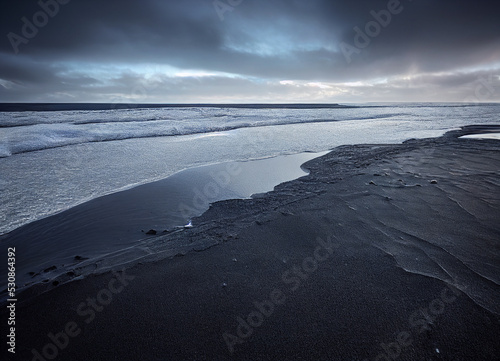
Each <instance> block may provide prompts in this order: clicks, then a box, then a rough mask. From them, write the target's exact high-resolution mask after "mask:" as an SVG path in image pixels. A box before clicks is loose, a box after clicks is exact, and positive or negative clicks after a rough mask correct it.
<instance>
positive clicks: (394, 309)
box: [1, 127, 500, 361]
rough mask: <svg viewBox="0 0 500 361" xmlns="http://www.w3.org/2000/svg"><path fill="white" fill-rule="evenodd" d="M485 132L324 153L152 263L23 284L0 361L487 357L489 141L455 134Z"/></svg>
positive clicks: (499, 300)
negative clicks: (9, 346) (10, 340)
mask: <svg viewBox="0 0 500 361" xmlns="http://www.w3.org/2000/svg"><path fill="white" fill-rule="evenodd" d="M486 131H497V132H498V128H496V129H495V128H493V127H490V128H485V127H482V128H481V127H469V128H465V129H463V130H460V131H454V132H450V133H448V134H447V135H445V136H443V137H441V138H436V139H423V140H410V141H407V142H405V143H403V144H396V145H354V146H343V147H339V148H336V149H334V150H333V151H332V152H331V153H329V154H327V155H325V156H323V157H321V158H318V159H314V160H312V161H310V162H308V163H306V164H305V167H306V168H308V169H309V170H310V172H311V173H310V175H308V176H305V177H302V178H300V179H298V180H295V181H292V182H288V183H284V184H281V185H279V186H278V187H276V188H275V190H274V191H273V192H270V193H267V194H265V195H261V196H259V197H255V198H254V199H246V200H230V201H223V202H218V203H216V204H214V205H212V207H211V208H210V209H209V210H208V211H207V212H205V213H204V214H203V215H202V216H201V217H199V218H196V219H194V220H193V227H192V228H186V229H184V230H182V231H179V232H174V233H171V234H166V235H161V236H158V238H157V242H158V252H161V253H159V254H156V255H151V257H150V259H149V261H148V258H145V259H144V260H143V261H141V262H140V263H136V264H129V265H127V266H124V268H123V269H122V268H119V269H116V270H115V271H114V272H109V273H105V274H101V275H95V276H89V277H87V278H85V279H82V280H74V281H72V282H69V283H65V284H61V285H59V286H57V287H53V286H52V285H51V286H50V287H49V286H38V287H33V288H31V289H29V290H28V291H26V292H23V293H21V294H19V295H18V300H19V302H18V303H17V309H16V317H17V320H16V321H17V323H16V335H17V339H16V353H15V354H7V357H6V358H5V359H6V360H39V361H40V360H49V359H52V360H53V359H57V360H68V361H77V360H87V361H88V360H106V361H110V360H122V361H125V360H365V359H366V360H498V359H500V344H499V342H498V340H499V336H500V318H499V315H500V286H499V283H500V272H499V271H500V270H499V268H500V243H499V242H500V222H499V220H500V143H499V142H498V141H496V140H472V139H458V136H460V135H463V134H470V133H474V132H478V133H482V132H486ZM176 244H189V246H185V247H183V248H182V251H181V252H179V247H175V245H176ZM159 257H161V258H163V260H158V258H159ZM152 260H155V261H154V262H153V261H152ZM48 288H52V289H50V290H49V289H48ZM6 311H7V309H6V308H5V307H3V309H2V313H1V315H2V316H1V318H2V320H3V321H2V327H3V328H2V330H4V331H3V332H4V333H3V334H4V335H7V334H8V331H7V330H5V327H6V322H5V320H6V319H7V318H8V315H7V313H6Z"/></svg>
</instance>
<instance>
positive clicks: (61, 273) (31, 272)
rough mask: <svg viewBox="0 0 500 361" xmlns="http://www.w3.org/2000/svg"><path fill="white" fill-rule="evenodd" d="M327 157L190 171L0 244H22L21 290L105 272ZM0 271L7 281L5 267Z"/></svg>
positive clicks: (38, 224)
mask: <svg viewBox="0 0 500 361" xmlns="http://www.w3.org/2000/svg"><path fill="white" fill-rule="evenodd" d="M322 154H324V152H321V153H311V152H307V153H298V154H292V155H283V156H274V157H268V158H264V159H258V160H247V161H233V162H225V163H214V164H210V165H204V166H199V167H194V168H189V169H185V170H182V171H179V172H177V173H175V174H173V175H171V176H169V177H167V178H164V179H161V180H158V181H155V182H150V183H146V184H143V185H139V186H135V187H131V188H130V189H126V190H122V191H118V192H114V193H111V194H109V195H105V196H102V197H98V198H94V199H92V200H89V201H87V202H84V203H82V204H80V205H77V206H75V207H72V208H70V209H67V210H65V211H62V212H59V213H57V214H54V215H51V216H48V217H45V218H42V219H40V220H37V221H35V222H32V223H29V224H26V225H24V226H22V227H19V228H17V229H15V230H13V231H11V232H8V233H6V234H3V235H0V242H2V248H5V247H7V245H8V246H9V247H16V248H17V249H18V253H19V255H20V256H19V259H18V263H20V264H22V266H21V267H20V268H19V269H18V270H17V284H18V287H19V288H20V289H22V290H24V289H27V288H29V287H32V286H34V285H36V284H42V283H51V282H55V283H57V284H61V283H64V282H68V281H70V280H71V279H73V278H81V277H85V276H88V275H89V274H92V273H102V272H103V269H104V270H105V269H107V268H111V267H113V266H115V267H117V266H119V265H120V264H124V263H128V262H130V261H133V260H136V259H138V258H141V256H146V255H147V254H148V253H151V251H149V244H150V243H154V237H152V236H154V235H156V234H168V233H172V232H176V231H179V230H181V229H183V228H184V227H185V225H187V224H188V223H189V222H190V219H191V218H193V217H196V216H199V215H201V214H202V213H203V212H204V211H206V210H207V209H208V208H209V204H210V203H213V202H216V201H221V200H225V199H232V198H235V199H246V198H250V197H251V196H252V195H253V194H263V192H266V191H269V190H272V189H273V187H274V186H276V185H278V184H280V183H282V182H286V181H289V180H293V179H296V178H299V177H302V176H305V175H307V171H305V170H304V169H302V168H301V164H302V163H304V162H305V161H307V160H310V159H311V158H314V157H319V156H321V155H322ZM252 178H255V179H258V181H252ZM89 224H90V225H91V226H89ZM68 240H71V241H70V242H68ZM33 245H36V247H34V246H33ZM5 251H6V250H5ZM111 259H113V260H114V262H115V264H113V262H112V261H111ZM102 263H105V264H106V265H105V266H101V264H102ZM102 268H103V269H102ZM0 276H1V277H2V279H4V278H5V279H6V278H7V274H6V273H5V277H3V276H4V274H3V271H0ZM23 283H24V284H23ZM2 285H3V283H2ZM21 285H22V286H21ZM6 286H7V285H6V284H5V285H4V286H3V287H2V293H1V294H2V297H1V299H3V298H4V297H3V296H5V295H6ZM1 303H3V302H0V304H1Z"/></svg>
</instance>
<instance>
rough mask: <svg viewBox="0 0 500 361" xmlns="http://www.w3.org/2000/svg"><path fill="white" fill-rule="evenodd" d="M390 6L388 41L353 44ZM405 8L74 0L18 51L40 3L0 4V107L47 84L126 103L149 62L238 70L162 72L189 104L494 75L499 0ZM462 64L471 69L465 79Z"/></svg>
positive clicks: (314, 2)
mask: <svg viewBox="0 0 500 361" xmlns="http://www.w3.org/2000/svg"><path fill="white" fill-rule="evenodd" d="M54 1H55V0H54ZM221 1H222V2H223V3H227V1H226V0H221ZM61 2H65V1H61ZM42 3H44V4H49V3H53V1H52V0H42ZM390 3H392V6H393V7H394V6H395V7H397V8H398V9H399V10H400V11H399V12H398V13H397V14H392V15H391V20H390V21H389V23H388V24H387V26H386V27H382V26H381V27H380V31H379V33H380V34H378V35H377V36H374V37H370V36H368V38H367V39H368V45H367V46H366V47H363V48H360V47H356V42H355V35H356V32H355V30H354V27H359V29H361V30H362V31H363V32H365V31H366V29H365V26H366V25H367V24H368V23H369V22H370V21H373V20H374V18H373V12H374V11H375V12H377V13H379V12H380V11H384V13H386V12H385V10H386V9H387V8H388V4H390ZM397 3H398V2H397V1H396V0H391V1H387V0H382V1H378V0H360V1H335V0H302V1H299V0H288V1H287V0H274V1H273V0H267V1H264V0H258V1H257V0H254V1H250V0H243V1H242V2H241V3H240V4H239V5H238V6H236V7H234V9H232V11H227V12H225V13H224V14H223V16H224V21H221V19H220V18H219V14H218V13H217V11H216V9H215V8H214V2H213V1H212V0H184V1H161V0H145V1H132V0H122V1H113V0H109V1H102V0H101V1H97V0H85V1H83V0H71V1H69V2H68V3H67V4H64V5H62V4H60V5H59V6H58V7H59V9H58V12H57V14H54V16H53V17H48V19H47V20H48V21H47V24H46V25H45V26H43V27H39V28H38V29H37V31H38V33H37V34H36V36H34V37H33V38H31V39H28V38H26V41H27V42H26V43H18V44H17V47H18V50H19V53H18V54H17V55H16V54H15V51H14V49H13V46H12V44H11V40H12V39H13V37H12V35H11V36H10V39H11V40H9V37H8V36H7V35H8V34H9V33H11V34H12V33H15V34H17V35H19V36H23V33H22V26H23V21H22V20H21V19H22V18H23V17H25V18H26V19H28V20H29V21H33V15H35V14H36V13H37V12H39V11H40V10H41V7H40V5H39V3H38V2H37V1H23V2H20V1H11V2H6V1H4V2H3V4H2V12H1V17H0V20H1V21H0V30H1V31H0V34H3V35H2V38H1V41H0V101H2V100H3V101H7V100H9V101H12V100H16V99H18V100H32V99H33V97H37V99H39V100H40V99H44V97H43V94H44V91H43V89H46V91H45V94H51V95H50V96H51V97H61V99H65V98H64V97H66V96H68V97H71V96H73V97H82V96H85V99H90V98H92V97H93V96H95V97H96V98H100V99H101V100H102V97H100V96H99V94H95V93H96V92H100V93H101V94H102V95H105V96H107V97H109V96H111V95H110V94H117V93H123V94H124V96H126V94H127V93H128V92H130V87H133V86H134V84H136V83H140V82H141V81H142V82H144V77H143V75H141V74H138V73H134V72H133V71H129V72H128V73H127V71H125V70H123V69H122V68H123V67H130V68H131V69H136V68H137V67H139V68H140V67H141V66H142V65H144V64H156V65H168V66H173V67H176V68H178V69H197V70H204V71H208V72H224V73H231V74H235V75H237V78H235V79H223V77H221V76H215V77H209V78H207V79H204V80H203V81H201V80H200V79H198V80H196V79H195V80H193V79H194V78H193V79H191V78H184V79H177V80H176V79H174V78H173V77H172V76H170V75H169V76H165V77H162V76H161V75H158V76H157V82H156V83H158V84H159V83H161V84H163V87H164V88H163V89H162V88H161V87H158V89H161V90H162V91H163V92H164V94H166V95H172V96H174V93H175V91H179V92H182V93H183V95H184V96H185V97H186V96H189V94H191V95H192V97H193V98H195V97H199V96H208V95H210V94H217V93H218V92H219V93H220V94H221V96H228V94H229V95H230V94H231V92H228V89H231V91H235V89H236V87H237V86H240V87H243V86H244V87H246V88H245V90H242V89H240V90H239V94H241V97H242V98H244V97H249V98H250V97H251V96H252V94H253V93H252V91H256V92H260V93H262V91H263V90H264V89H267V90H268V91H269V94H271V95H273V94H274V95H275V96H277V94H278V93H279V91H280V90H279V89H275V86H276V85H275V84H278V83H277V82H279V81H280V80H296V81H299V82H307V81H309V82H318V81H319V82H330V83H342V82H356V81H363V80H367V79H368V80H370V79H374V78H391V77H398V76H401V75H408V74H412V75H419V74H420V75H421V76H424V74H425V73H439V72H447V73H453V75H452V76H453V77H454V79H456V80H454V81H455V83H453V82H452V83H450V84H444V83H440V80H442V79H441V78H439V76H438V77H437V78H436V79H433V80H431V79H428V78H425V79H426V81H427V82H428V83H429V82H430V83H434V82H437V83H439V88H440V89H444V87H446V86H449V87H453V86H455V85H456V83H457V82H458V83H460V82H461V81H463V83H467V81H468V80H469V79H465V78H464V79H463V80H460V79H462V77H471V76H473V74H474V72H476V71H479V70H480V69H479V68H481V67H485V66H488V67H489V68H490V69H492V70H491V71H492V72H493V73H494V74H497V75H498V69H499V68H500V51H499V50H498V49H500V22H499V21H498V19H497V17H498V16H497V15H498V13H499V12H498V10H499V8H498V6H497V5H496V3H495V2H491V1H486V0H482V1H474V2H472V1H466V0H459V1H451V0H443V1H433V0H413V1H410V0H401V1H400V3H399V4H397ZM39 20H40V19H39ZM41 20H43V19H41ZM16 39H18V38H16ZM341 44H347V45H349V46H352V47H353V48H354V49H355V50H356V51H355V52H354V53H351V54H350V58H351V61H350V62H348V61H346V56H345V54H344V52H345V48H344V52H343V51H342V48H341ZM101 65H102V66H108V67H112V66H113V65H114V66H116V67H117V69H119V70H117V71H116V74H114V75H110V77H109V78H110V79H101V78H99V76H98V75H95V74H94V73H95V72H94V69H95V68H96V67H99V66H101ZM120 67H121V68H120ZM139 68H137V69H139ZM466 68H471V69H472V70H471V71H470V72H469V73H468V74H467V73H464V72H463V69H466ZM160 73H161V72H160ZM111 78H112V79H111ZM242 78H246V80H243V79H242ZM118 79H122V81H121V82H120V81H118ZM190 79H191V80H193V81H194V82H195V83H196V81H197V82H198V83H196V84H197V86H192V84H191V83H190V82H189V80H190ZM422 79H424V78H422ZM395 82H397V80H396V81H395ZM179 84H183V86H184V88H182V87H180V86H179ZM270 84H273V85H270ZM394 84H396V83H394ZM186 89H189V90H190V91H191V93H189V92H186V91H185V90H186ZM280 89H281V91H282V92H283V94H284V95H287V94H289V91H290V89H289V88H287V87H281V88H280ZM170 90H172V91H170ZM292 90H293V91H296V90H297V89H292ZM309 90H310V89H309ZM155 91H156V90H155ZM92 92H94V94H95V95H92ZM347 92H348V89H347ZM499 93H500V90H499ZM410 95H412V96H413V93H412V94H410ZM158 96H159V95H158ZM154 99H155V100H156V99H157V98H156V95H155V97H154ZM169 99H170V98H168V97H167V98H165V101H169ZM67 100H68V101H72V99H70V98H68V99H67ZM387 100H391V99H387ZM409 100H411V99H409Z"/></svg>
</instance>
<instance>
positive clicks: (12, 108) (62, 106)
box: [0, 103, 355, 112]
mask: <svg viewBox="0 0 500 361" xmlns="http://www.w3.org/2000/svg"><path fill="white" fill-rule="evenodd" d="M193 107H197V108H238V109H245V108H247V109H329V108H355V106H350V105H340V104H319V103H317V104H312V103H311V104H307V103H300V104H299V103H297V104H294V103H290V104H272V103H269V104H266V103H256V104H207V103H200V104H196V103H195V104H147V103H143V104H139V103H0V111H1V112H22V111H37V112H42V111H62V110H110V109H130V108H132V109H137V108H193Z"/></svg>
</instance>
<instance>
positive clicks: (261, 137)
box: [0, 103, 500, 278]
mask: <svg viewBox="0 0 500 361" xmlns="http://www.w3.org/2000/svg"><path fill="white" fill-rule="evenodd" d="M499 111H500V104H450V103H446V104H437V103H431V104H430V103H414V104H348V105H337V104H334V105H330V104H314V105H307V104H296V105H206V104H205V105H204V104H197V105H158V104H155V105H148V104H141V105H128V106H127V105H116V104H55V105H47V104H26V105H23V104H0V190H1V192H0V210H1V212H0V235H3V236H1V237H0V243H2V246H3V247H6V246H7V243H9V242H11V241H12V240H13V238H9V232H11V233H15V234H16V242H17V243H21V244H22V243H24V245H25V246H26V247H28V246H29V247H31V248H33V249H38V250H40V251H39V253H37V254H38V255H41V254H44V253H43V252H41V250H43V249H47V247H48V245H49V244H50V245H52V246H53V244H52V243H50V241H54V239H55V238H54V237H55V236H52V233H50V232H52V231H53V228H57V227H58V226H59V227H63V226H68V225H67V224H65V223H64V222H66V221H67V218H60V219H59V218H51V220H52V221H50V219H49V218H47V217H49V216H54V215H58V214H63V213H64V212H69V213H64V214H66V215H69V214H71V217H72V219H73V220H74V219H77V218H78V217H81V213H79V212H83V211H82V210H83V209H86V212H87V213H92V212H94V210H93V209H94V208H92V209H90V210H89V208H88V207H87V208H84V207H83V205H86V204H90V202H97V201H96V200H97V199H101V198H102V197H103V196H106V195H113V194H118V193H119V192H123V191H125V190H129V189H133V188H134V187H137V186H140V185H145V184H149V183H152V182H155V181H160V180H162V179H165V178H167V177H169V176H172V175H174V174H179V172H180V171H182V170H187V169H200V167H204V166H207V165H211V164H219V163H224V164H230V163H228V162H235V161H240V162H248V161H249V160H258V159H273V157H282V158H279V159H280V160H279V162H277V163H276V164H274V165H273V166H267V168H265V170H264V171H262V169H264V168H262V167H261V170H260V171H259V170H258V169H257V168H255V167H254V168H249V169H251V170H247V173H246V175H245V177H244V178H241V180H240V181H239V182H240V183H241V182H243V180H242V179H246V180H247V181H248V180H250V181H251V182H254V183H259V181H260V180H261V179H262V178H265V177H267V176H268V175H269V174H272V173H273V172H274V173H277V174H278V173H286V168H283V167H281V168H280V167H279V164H283V161H282V159H289V160H290V159H291V158H286V157H285V158H283V157H284V156H289V157H290V156H292V155H297V154H298V155H300V154H305V153H306V152H307V153H308V154H309V156H307V157H305V158H301V157H302V156H298V157H297V158H295V166H293V167H295V168H297V169H299V167H298V165H300V164H301V162H304V161H305V160H307V159H310V158H312V157H314V156H317V155H315V154H313V153H319V152H324V151H327V150H329V149H332V148H334V147H337V146H340V145H345V144H360V143H372V144H373V143H384V144H388V143H400V142H403V141H405V140H407V139H410V138H426V137H438V136H440V135H442V134H444V133H445V132H447V131H449V130H452V129H456V128H457V127H460V126H463V125H477V124H499V123H500V122H499V119H498V114H499ZM321 154H324V153H321ZM285 163H286V162H285ZM292 163H293V162H292ZM292 163H290V164H292ZM262 164H264V163H262ZM252 172H254V173H252ZM292 173H293V172H292ZM303 174H305V173H304V172H301V171H300V170H299V171H298V172H296V173H293V174H289V175H287V177H285V178H283V179H281V178H279V177H278V178H276V177H275V178H273V177H271V178H272V181H271V180H269V181H267V182H263V183H266V184H265V186H264V187H263V188H262V189H260V188H255V189H259V191H266V190H271V189H272V185H271V188H270V189H268V188H269V187H270V184H277V183H279V182H281V181H285V180H289V179H293V178H294V177H298V176H300V175H303ZM183 179H186V178H183ZM273 182H274V183H273ZM178 183H185V180H183V181H181V182H178ZM162 187H163V188H161V189H162V191H166V189H168V187H173V186H172V185H168V187H167V186H166V185H165V184H163V186H162ZM266 187H267V188H266ZM252 189H254V188H252V187H251V186H249V188H248V189H245V191H241V189H240V191H234V192H233V193H229V195H226V196H225V198H228V197H229V198H230V197H231V195H233V196H234V197H248V196H249V195H250V194H251V193H252ZM108 199H109V198H108ZM209 201H212V200H209ZM208 203H209V202H208ZM92 204H93V203H92ZM79 205H80V208H75V207H76V206H79ZM82 207H83V208H82ZM141 207H142V208H141V212H142V213H141V214H144V213H147V207H148V203H146V204H144V205H142V206H141ZM155 207H156V206H153V205H152V203H151V210H150V212H149V213H154V212H153V211H154V210H156V209H157V208H155ZM191 208H193V207H191ZM194 208H196V207H194ZM202 208H203V207H201V208H200V209H199V211H200V212H202V211H203V210H204V209H205V208H203V209H202ZM71 210H73V211H72V212H73V213H71ZM137 214H138V213H133V214H132V216H135V215H137ZM195 215H196V214H190V216H195ZM154 217H155V215H154V214H153V215H152V216H151V217H150V218H151V219H152V218H154ZM171 217H173V218H175V214H172V215H171ZM145 218H146V219H149V218H148V217H147V216H146V217H145ZM173 218H172V219H173ZM43 219H47V220H48V221H47V222H48V223H47V222H45V223H43V221H41V220H43ZM84 220H86V218H84ZM36 221H38V222H42V223H36V226H33V227H31V228H23V229H30V231H29V232H25V233H23V231H22V230H21V231H19V229H20V228H19V227H22V226H24V227H28V225H30V224H34V222H36ZM70 221H71V220H70ZM184 221H185V219H179V220H177V222H178V223H179V224H177V225H178V226H181V225H182V224H181V223H182V222H184ZM50 222H52V223H50ZM58 222H59V223H58ZM61 222H63V223H64V224H61ZM40 224H42V225H43V226H41V228H40ZM47 224H51V226H50V227H52V228H50V227H47ZM151 224H154V222H151ZM80 226H81V227H85V226H86V223H85V222H83V224H81V225H80ZM172 226H175V222H174V223H169V221H168V220H167V219H166V220H165V228H168V227H172ZM37 227H38V228H37ZM91 227H92V224H88V228H91ZM155 227H161V225H158V224H156V225H155ZM98 229H99V230H100V234H104V235H105V234H106V232H105V230H103V228H102V227H101V228H98ZM74 231H76V230H73V232H74ZM143 231H145V230H144V229H141V230H138V232H143ZM30 232H31V233H30ZM67 232H69V233H64V237H66V238H68V239H66V238H64V237H62V236H60V238H59V239H57V244H58V247H62V248H66V249H68V250H71V249H73V248H74V247H75V243H77V242H78V243H79V244H81V242H82V240H80V239H78V237H77V236H75V237H71V238H69V237H67V234H71V232H72V230H71V229H69V230H68V231H67ZM33 235H37V237H35V238H33ZM51 237H52V238H54V239H52V240H51V239H50V238H51ZM133 237H136V238H137V240H139V238H140V237H142V236H141V233H137V234H134V235H133ZM97 240H98V242H97ZM120 242H121V241H119V242H114V243H113V247H111V248H109V249H108V248H106V246H107V245H106V241H105V237H104V238H103V239H98V237H97V238H95V241H94V242H90V243H89V244H88V247H87V248H85V247H83V248H79V249H78V252H79V253H78V255H79V256H80V254H83V256H86V254H85V253H87V254H89V255H90V256H91V257H99V256H102V255H103V254H104V253H105V251H106V252H115V251H117V250H119V249H120V247H122V248H127V247H130V243H128V241H127V242H122V243H120ZM97 245H99V247H100V248H99V247H97ZM92 247H97V248H95V249H93V248H92ZM2 249H3V248H2ZM49 251H50V250H49ZM37 252H38V251H37ZM40 252H41V253H40ZM75 252H76V250H75ZM48 253H50V252H48ZM52 253H53V254H54V258H53V259H49V260H47V259H43V257H38V258H37V259H36V260H34V259H33V260H31V261H29V262H31V263H30V264H28V265H26V264H25V265H24V266H25V268H26V269H31V270H32V271H33V272H34V273H38V272H40V271H41V270H42V269H43V267H46V266H47V265H52V264H54V265H55V266H56V267H58V269H61V267H62V265H59V264H56V263H57V262H59V263H61V262H62V261H61V260H62V259H63V258H64V257H68V254H69V253H68V254H65V255H64V257H62V256H60V255H59V256H58V255H57V252H52ZM73 253H74V252H73ZM26 262H28V261H26ZM29 262H28V263H29ZM37 267H38V268H37ZM49 268H50V267H49ZM59 274H60V273H59ZM55 275H56V274H55V273H54V274H53V276H55ZM44 277H45V278H50V275H45V276H44Z"/></svg>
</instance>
